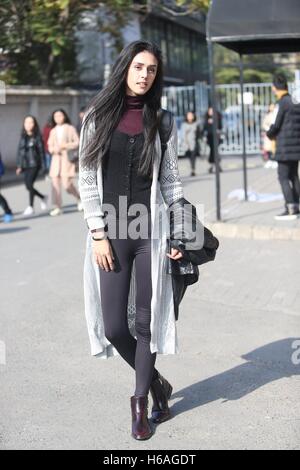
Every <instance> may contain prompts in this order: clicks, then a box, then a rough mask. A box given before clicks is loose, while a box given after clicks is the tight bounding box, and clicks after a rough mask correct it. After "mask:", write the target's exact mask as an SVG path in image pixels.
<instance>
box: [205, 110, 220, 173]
mask: <svg viewBox="0 0 300 470" xmlns="http://www.w3.org/2000/svg"><path fill="white" fill-rule="evenodd" d="M213 115H214V111H213V108H212V107H211V106H210V107H209V108H208V110H207V113H206V114H205V117H204V128H203V130H204V135H206V138H207V144H208V146H209V149H210V153H209V157H208V163H210V167H209V169H208V172H209V173H213V172H214V165H215V153H214V138H213ZM216 115H217V141H218V145H220V143H221V132H222V115H221V113H220V112H219V111H216ZM219 160H220V156H219ZM219 169H220V171H223V170H222V168H221V166H220V165H219Z"/></svg>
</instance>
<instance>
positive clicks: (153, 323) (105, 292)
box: [79, 41, 183, 440]
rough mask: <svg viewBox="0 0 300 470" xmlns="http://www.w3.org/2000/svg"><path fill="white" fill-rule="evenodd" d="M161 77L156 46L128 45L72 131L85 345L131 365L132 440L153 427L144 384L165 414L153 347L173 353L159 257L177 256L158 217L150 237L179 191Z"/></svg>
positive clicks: (156, 412)
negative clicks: (76, 144) (76, 146)
mask: <svg viewBox="0 0 300 470" xmlns="http://www.w3.org/2000/svg"><path fill="white" fill-rule="evenodd" d="M162 84H163V63H162V54H161V51H160V49H159V48H158V47H157V46H156V45H155V44H153V43H151V42H147V41H135V42H133V43H131V44H129V45H128V46H127V47H125V48H124V49H123V50H122V52H121V53H120V55H119V57H118V58H117V60H116V62H115V64H114V66H113V69H112V74H111V76H110V79H109V81H108V83H107V85H106V86H105V87H104V88H103V89H102V90H101V92H100V93H99V94H98V95H97V96H96V97H95V99H94V100H93V101H92V103H91V104H90V106H88V107H87V112H86V115H85V118H84V121H83V127H82V130H81V136H80V152H79V189H80V194H81V199H82V204H83V208H84V219H85V220H86V222H87V225H88V234H87V245H86V257H85V265H84V295H85V315H86V319H87V326H88V333H89V339H90V343H91V353H92V355H94V356H97V357H100V358H103V359H107V358H109V357H111V356H114V355H120V356H122V358H123V359H124V360H125V361H126V362H127V363H128V364H129V365H130V366H131V367H132V369H134V370H135V392H134V395H132V396H131V398H130V403H131V413H132V436H133V438H134V439H137V440H144V439H148V438H150V437H151V435H152V432H153V431H152V428H151V426H150V422H149V420H148V411H147V409H148V394H149V390H150V392H151V396H152V399H153V406H152V414H151V416H152V421H153V422H155V423H161V422H163V421H165V420H167V419H169V418H170V410H169V407H168V399H169V398H170V396H171V392H172V386H171V385H170V383H169V382H168V381H167V380H166V379H165V378H164V377H163V376H162V375H161V374H160V372H159V371H158V370H157V369H156V368H155V362H156V357H157V354H176V353H177V352H178V344H177V333H176V324H175V315H174V302H173V293H172V281H171V276H170V275H168V274H167V260H168V259H169V262H170V261H171V260H172V261H173V260H179V259H180V258H182V253H181V252H180V250H178V249H175V248H172V249H171V252H170V253H168V248H167V247H168V244H167V228H166V226H165V224H163V227H162V229H161V232H162V233H160V236H155V234H157V233H158V232H159V228H160V227H161V224H160V217H159V214H160V212H161V211H162V209H164V210H166V206H170V205H171V204H172V203H173V202H175V201H177V200H179V199H180V198H183V189H182V183H181V179H180V176H179V172H178V159H177V128H176V124H175V121H174V118H173V116H172V115H171V113H168V112H167V111H164V112H163V111H162V110H161V107H160V106H161V105H160V103H161V97H162ZM162 115H163V116H165V117H167V118H169V119H170V132H169V135H168V138H167V142H166V145H165V148H164V155H163V161H162V164H161V166H160V162H161V161H160V159H161V156H162V141H161V139H160V134H159V126H160V123H161V116H162ZM123 198H125V204H124V206H123V207H122V203H123ZM136 206H138V207H139V208H140V209H139V212H138V215H137V214H136V213H134V212H135V211H134V208H135V207H136ZM124 207H125V209H124ZM141 208H143V209H145V210H144V211H142V210H141ZM123 209H124V212H123V213H122V210H123ZM138 226H139V227H140V228H141V229H142V230H141V232H143V233H142V237H141V236H140V237H136V238H135V237H134V236H131V234H132V232H134V235H136V231H134V230H131V229H132V228H136V227H138ZM124 233H125V236H124ZM110 405H111V406H113V405H112V404H110Z"/></svg>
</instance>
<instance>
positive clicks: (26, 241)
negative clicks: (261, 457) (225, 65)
mask: <svg viewBox="0 0 300 470" xmlns="http://www.w3.org/2000/svg"><path fill="white" fill-rule="evenodd" d="M181 165H185V163H184V162H182V163H181ZM185 169H186V167H185ZM183 170H184V168H183ZM187 180H188V179H187ZM193 184H194V183H193ZM185 185H186V194H187V195H188V197H193V198H194V200H195V199H196V198H197V197H198V194H196V193H195V191H196V190H195V189H193V186H192V187H191V186H189V187H188V186H187V185H188V181H186V182H185ZM46 186H47V183H44V182H39V183H38V187H39V188H40V189H41V190H45V189H46ZM194 188H195V186H194ZM211 190H212V191H213V189H211ZM5 195H6V196H7V197H8V199H9V200H10V201H11V204H12V205H13V207H14V209H15V211H17V212H20V211H21V210H22V209H23V208H24V206H25V205H26V202H27V194H26V193H25V190H24V189H23V187H22V186H18V187H9V188H7V189H5ZM205 198H206V200H207V201H208V204H209V203H210V204H211V205H212V204H213V202H212V200H211V199H210V197H209V195H208V194H206V195H205ZM65 204H66V213H65V214H64V215H63V216H61V217H57V218H50V217H48V216H45V215H43V214H40V213H37V215H36V217H33V218H30V219H26V220H25V219H22V217H21V215H20V214H19V215H18V216H17V219H18V221H17V222H14V223H13V224H11V225H3V224H0V238H1V244H0V259H1V268H0V285H1V316H0V341H1V342H0V362H1V361H2V364H0V381H1V405H0V406H1V424H0V447H1V448H3V449H73V448H74V449H107V450H108V449H253V448H256V449H263V448H265V449H279V448H283V449H300V406H299V393H300V377H299V375H300V365H297V364H296V362H297V361H295V359H297V358H299V357H300V353H299V354H297V351H295V350H293V349H292V345H293V343H294V341H295V339H297V338H298V339H299V338H300V321H299V320H300V319H299V317H300V308H299V307H300V288H299V279H300V263H299V259H300V243H299V242H297V241H293V242H291V241H276V240H273V241H258V240H239V239H225V238H221V239H220V242H221V245H220V250H219V253H218V256H217V259H216V261H215V262H214V263H210V264H207V265H205V266H203V267H202V268H201V275H200V280H199V282H198V283H197V284H196V285H194V286H191V287H190V288H189V290H188V291H187V294H186V297H185V298H184V300H183V303H182V307H181V311H180V318H179V321H178V324H177V326H178V334H179V344H180V353H179V354H178V355H175V356H161V355H160V356H158V360H157V366H158V368H159V370H161V372H162V373H163V374H164V375H166V376H167V377H168V379H169V380H170V381H171V383H172V384H173V386H174V393H173V396H172V399H171V402H170V404H171V410H172V413H173V415H174V418H173V419H172V420H170V421H169V422H166V423H164V424H162V425H160V426H158V427H157V428H156V432H155V435H154V436H153V437H152V439H150V440H149V441H147V442H144V443H142V442H139V443H137V442H136V441H134V440H133V439H132V438H131V436H130V408H129V397H130V395H131V394H132V392H133V387H134V375H133V372H132V370H131V369H129V367H128V366H127V364H126V363H124V362H123V361H122V360H121V358H119V357H115V358H111V359H109V360H108V361H103V360H100V359H96V358H93V357H91V356H90V353H89V343H88V336H87V331H86V325H85V319H84V312H83V292H82V264H83V257H84V243H85V234H86V228H85V225H84V223H83V220H82V214H79V213H78V212H77V211H76V206H75V205H74V204H73V201H72V200H71V199H70V198H65ZM4 344H5V346H6V364H3V362H4V361H3V359H4V357H3V346H4ZM1 349H2V353H1ZM293 353H294V356H293V358H294V362H295V364H294V363H293V362H292V354H293Z"/></svg>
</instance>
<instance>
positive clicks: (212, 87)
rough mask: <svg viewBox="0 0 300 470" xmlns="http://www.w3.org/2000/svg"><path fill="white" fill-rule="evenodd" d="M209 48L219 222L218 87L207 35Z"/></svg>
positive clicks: (208, 39)
mask: <svg viewBox="0 0 300 470" xmlns="http://www.w3.org/2000/svg"><path fill="white" fill-rule="evenodd" d="M207 47H208V61H209V77H210V100H211V106H212V108H213V154H214V162H215V167H216V178H215V182H216V217H217V220H221V188H220V165H219V151H218V147H219V139H218V136H217V130H218V127H217V123H218V112H217V100H216V86H215V74H214V49H213V44H212V41H211V39H210V37H209V35H207Z"/></svg>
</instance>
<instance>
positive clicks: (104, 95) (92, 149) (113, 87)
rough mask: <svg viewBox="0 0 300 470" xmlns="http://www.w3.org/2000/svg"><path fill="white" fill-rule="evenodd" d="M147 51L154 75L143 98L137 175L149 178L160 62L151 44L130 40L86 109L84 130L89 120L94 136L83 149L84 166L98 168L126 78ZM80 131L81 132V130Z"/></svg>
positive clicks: (116, 117) (157, 50)
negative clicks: (154, 66)
mask: <svg viewBox="0 0 300 470" xmlns="http://www.w3.org/2000/svg"><path fill="white" fill-rule="evenodd" d="M145 51H147V52H150V53H151V54H153V55H154V56H155V58H156V59H157V62H158V64H157V73H156V76H155V79H154V82H153V84H152V86H151V88H150V90H149V91H148V92H147V93H146V94H145V95H144V100H145V101H144V108H143V123H144V137H145V142H144V147H143V151H142V158H141V162H142V163H141V164H140V167H139V170H138V171H139V173H140V174H143V175H152V170H153V160H154V155H155V137H156V132H157V130H158V126H159V120H160V115H159V113H158V111H159V109H160V106H161V96H162V88H163V62H162V53H161V50H160V48H159V47H158V46H157V45H156V44H155V43H152V42H148V41H134V42H132V43H130V44H129V45H128V46H126V47H125V48H124V49H123V50H122V51H121V53H120V55H119V56H118V58H117V60H116V62H115V64H114V65H113V68H112V72H111V76H110V77H109V81H108V83H107V85H106V86H105V87H104V88H103V89H102V90H101V91H100V92H99V93H98V94H97V95H96V96H95V97H94V98H93V100H92V101H91V103H90V104H89V106H88V111H87V113H86V118H85V119H84V122H85V124H84V127H85V125H88V122H89V121H90V120H93V121H94V122H95V133H94V134H93V137H92V138H91V140H90V142H88V143H87V145H86V146H85V148H84V149H83V152H84V156H83V159H82V163H83V165H84V166H87V167H93V168H95V167H98V166H99V165H100V163H101V162H102V161H103V160H104V159H105V156H106V153H107V151H108V149H109V146H110V141H111V135H112V132H113V130H114V129H115V128H116V127H117V125H118V123H119V120H120V119H121V116H122V114H123V112H124V110H125V97H126V79H127V73H128V69H129V67H130V64H131V62H132V61H133V59H134V57H135V56H136V55H137V54H139V53H140V52H145ZM83 132H84V129H83Z"/></svg>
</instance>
